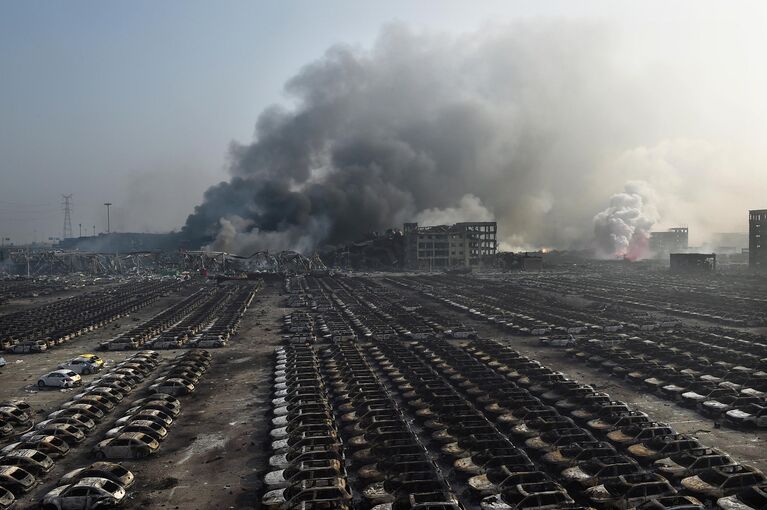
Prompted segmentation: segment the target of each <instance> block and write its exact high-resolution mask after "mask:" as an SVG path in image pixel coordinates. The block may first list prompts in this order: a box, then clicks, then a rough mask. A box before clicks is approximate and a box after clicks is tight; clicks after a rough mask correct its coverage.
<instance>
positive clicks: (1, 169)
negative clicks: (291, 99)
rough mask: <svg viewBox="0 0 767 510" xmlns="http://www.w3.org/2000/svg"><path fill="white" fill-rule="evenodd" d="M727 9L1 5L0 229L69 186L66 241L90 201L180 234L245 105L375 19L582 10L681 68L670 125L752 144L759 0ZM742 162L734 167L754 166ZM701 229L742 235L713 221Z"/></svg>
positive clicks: (243, 131) (759, 106)
mask: <svg viewBox="0 0 767 510" xmlns="http://www.w3.org/2000/svg"><path fill="white" fill-rule="evenodd" d="M640 5H641V7H638V6H640ZM730 5H731V3H729V2H722V3H705V2H699V1H694V2H667V1H666V2H657V3H647V2H618V1H612V0H610V1H604V2H573V1H562V2H541V1H530V2H513V1H508V0H504V1H497V2H490V1H487V2H478V1H471V2H469V1H463V2H458V1H436V0H435V1H412V0H410V1H407V0H401V1H391V0H389V1H386V2H383V1H382V2H359V1H325V2H318V1H282V2H278V1H274V2H254V1H234V0H228V1H221V2H211V1H199V2H198V1H188V0H185V1H169V0H166V1H156V0H155V1H131V2H127V1H124V2H102V1H96V0H93V1H74V0H70V1H62V2H54V1H44V2H38V1H30V0H19V1H9V0H3V1H0V236H2V237H11V238H12V240H13V241H15V242H25V241H30V240H32V238H33V236H34V235H36V236H37V239H38V240H41V239H46V238H47V237H49V236H60V235H61V228H62V224H63V213H62V212H61V206H60V203H61V194H62V193H72V194H73V195H74V210H73V215H72V224H73V230H74V233H75V235H77V233H78V224H79V223H82V224H83V230H84V233H85V232H88V233H90V231H91V228H92V225H94V224H95V226H96V230H97V231H103V230H105V228H106V225H105V223H106V215H105V213H104V206H103V205H101V204H102V203H103V202H105V201H110V202H112V203H114V206H113V208H112V228H113V230H121V231H129V230H130V231H136V230H147V231H167V230H170V229H174V228H179V227H180V226H181V225H182V224H183V222H184V220H185V218H186V216H187V214H189V213H190V212H191V210H192V208H193V207H194V205H196V204H197V203H199V202H200V200H201V196H202V192H203V191H204V190H205V189H206V188H207V187H208V186H210V185H211V184H214V183H216V182H218V181H221V180H225V179H226V178H227V170H226V168H227V153H228V147H229V144H230V142H231V141H233V140H237V141H240V142H243V143H245V142H249V141H250V140H251V138H252V136H253V130H254V125H255V121H256V118H257V116H258V114H259V112H260V111H261V110H262V109H263V108H265V107H266V106H268V105H270V104H272V103H274V102H284V101H287V99H286V97H285V96H284V94H283V86H284V84H285V82H286V80H288V79H289V78H290V77H292V76H294V75H295V74H296V73H297V72H298V70H299V69H301V67H302V66H303V65H305V64H307V63H309V62H311V61H313V60H315V59H316V58H318V57H319V56H321V55H322V54H323V53H324V52H325V50H326V49H327V48H328V47H329V46H331V45H333V44H336V43H346V44H350V45H359V46H362V47H369V46H371V45H372V44H373V43H374V41H375V40H376V38H377V36H378V34H379V32H380V30H381V27H382V26H383V25H385V24H387V23H390V22H392V21H401V22H404V23H405V24H407V25H409V26H411V27H413V29H415V30H416V31H418V30H424V31H428V32H441V31H444V32H448V33H451V34H453V33H462V32H476V31H477V30H481V29H482V27H483V26H486V25H488V24H491V25H494V24H503V23H507V22H513V21H515V20H519V19H524V18H568V19H584V20H593V21H594V22H595V23H597V24H603V25H607V26H609V27H611V28H614V30H615V31H616V32H617V33H618V34H620V44H621V45H622V47H623V53H622V55H625V61H624V62H623V64H624V65H625V66H626V68H627V70H629V71H630V70H631V69H632V68H633V67H634V66H637V65H639V64H640V63H641V65H643V66H646V65H648V62H649V65H651V66H653V65H655V66H658V76H659V77H661V76H667V75H675V74H680V75H685V77H686V79H687V80H688V81H687V82H686V83H687V84H688V86H689V88H688V89H686V90H684V91H683V92H680V91H678V90H677V92H676V93H681V94H682V95H684V96H685V99H686V100H689V101H690V104H692V105H694V106H695V109H694V111H693V112H692V113H689V111H688V112H686V113H685V115H687V116H688V118H687V119H686V122H685V123H684V124H683V125H684V127H683V128H680V129H679V130H678V131H677V132H674V133H672V135H673V137H676V138H678V137H682V138H691V139H704V140H715V142H716V144H724V145H729V144H735V145H737V146H740V144H745V145H746V146H748V147H749V148H751V147H760V146H761V145H762V144H763V142H764V135H765V126H767V123H766V122H765V118H766V117H767V101H766V100H765V95H767V92H765V91H767V78H766V74H765V67H767V66H765V57H764V52H765V50H766V49H767V36H765V32H767V31H765V29H764V27H765V26H767V25H766V24H765V23H767V16H765V9H764V8H763V7H762V6H763V5H764V4H762V3H744V2H738V3H737V7H738V9H737V10H731V7H730ZM696 73H698V74H697V75H696ZM691 84H697V85H699V88H698V87H696V86H692V85H691ZM713 97H715V98H716V101H713V100H712V98H713ZM697 115H699V116H700V123H696V119H695V116H697ZM690 116H692V117H690ZM674 118H675V120H674V122H676V114H675V115H674ZM712 119H714V120H715V122H713V121H712ZM680 125H682V124H680ZM659 142H661V140H659V139H648V140H647V144H648V146H654V145H655V144H656V143H659ZM749 150H751V149H749ZM754 150H755V151H756V149H754ZM739 153H740V154H743V152H742V151H740V152H739ZM755 154H756V152H755ZM762 156H763V154H759V155H758V157H757V156H756V155H755V156H754V158H747V159H753V160H754V161H765V160H763V159H759V158H761V157H762ZM744 166H745V167H748V168H751V170H744V171H743V173H742V174H741V172H740V170H738V169H734V170H733V178H738V177H739V176H740V175H743V176H744V177H746V178H750V176H751V175H753V172H756V171H757V170H753V161H747V162H745V163H744ZM761 168H763V170H759V171H762V172H767V167H761ZM758 183H759V184H761V183H764V181H763V180H762V181H758ZM615 191H616V192H618V191H621V190H620V189H616V190H615ZM762 195H763V193H762ZM706 198H707V199H710V197H706ZM742 205H743V207H744V209H746V208H748V207H767V203H762V204H759V203H750V202H749V203H744V204H742ZM596 210H599V207H595V212H596ZM667 226H670V225H667ZM712 228H714V227H712ZM716 228H721V229H728V230H735V229H738V230H743V228H738V224H737V223H735V222H733V221H730V220H728V222H726V223H722V224H721V226H719V225H717V226H716Z"/></svg>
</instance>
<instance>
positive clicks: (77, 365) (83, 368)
mask: <svg viewBox="0 0 767 510" xmlns="http://www.w3.org/2000/svg"><path fill="white" fill-rule="evenodd" d="M59 368H62V369H67V370H71V371H72V372H75V373H77V374H85V375H89V374H92V373H94V372H98V371H99V370H101V367H100V366H99V365H98V364H96V363H94V362H93V361H92V360H90V359H88V358H81V357H77V358H73V359H71V360H69V361H67V362H66V363H62V364H61V365H59Z"/></svg>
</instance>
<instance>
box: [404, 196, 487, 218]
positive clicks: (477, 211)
mask: <svg viewBox="0 0 767 510" xmlns="http://www.w3.org/2000/svg"><path fill="white" fill-rule="evenodd" d="M494 219H495V215H494V214H493V213H492V212H490V211H489V210H488V209H487V208H486V207H485V206H484V205H482V201H481V200H480V199H479V197H477V196H475V195H472V194H467V195H464V196H462V197H461V200H459V202H458V206H457V207H447V208H445V209H438V208H436V207H435V208H431V209H425V210H423V211H421V212H420V213H418V215H417V216H416V217H415V221H417V222H418V223H420V224H422V225H450V224H453V223H460V222H462V221H493V220H494Z"/></svg>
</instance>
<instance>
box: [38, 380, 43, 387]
mask: <svg viewBox="0 0 767 510" xmlns="http://www.w3.org/2000/svg"><path fill="white" fill-rule="evenodd" d="M37 387H38V388H44V387H45V381H43V380H40V381H37Z"/></svg>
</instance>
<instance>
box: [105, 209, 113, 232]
mask: <svg viewBox="0 0 767 510" xmlns="http://www.w3.org/2000/svg"><path fill="white" fill-rule="evenodd" d="M104 205H105V206H107V234H108V233H109V232H110V230H109V206H111V205H112V202H104Z"/></svg>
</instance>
